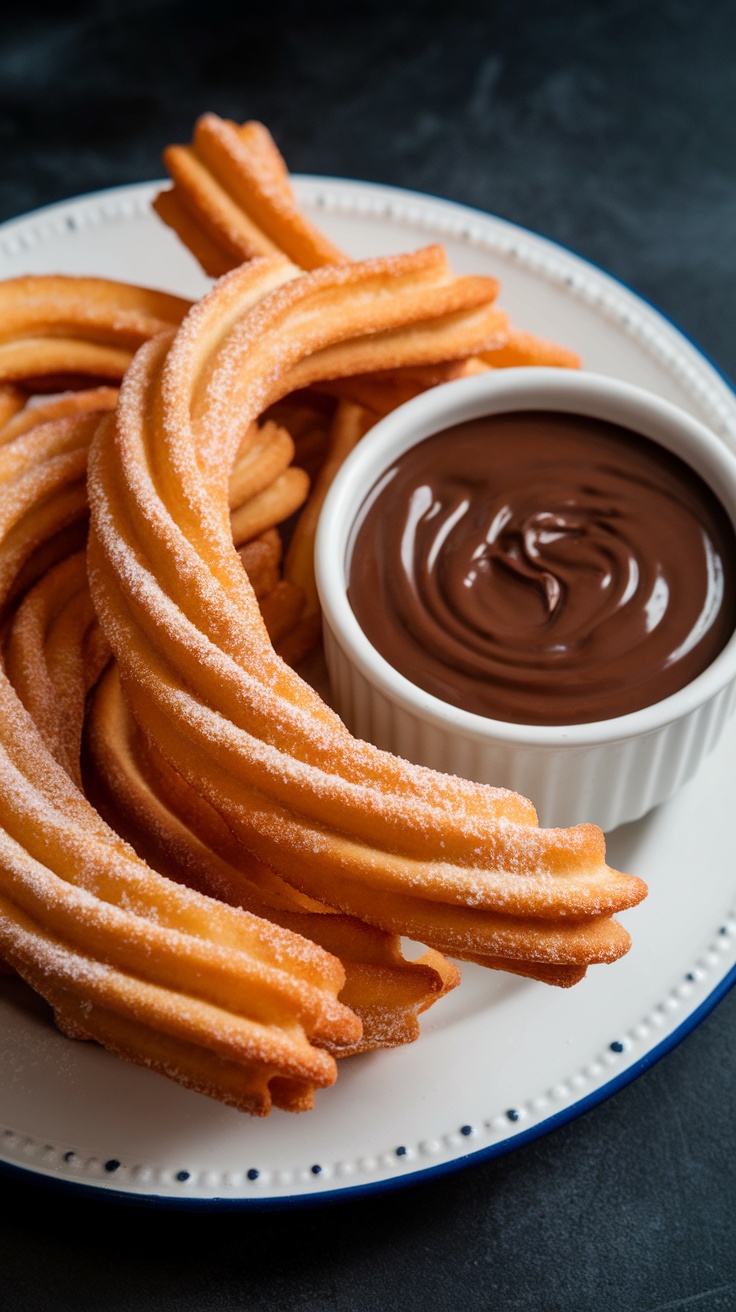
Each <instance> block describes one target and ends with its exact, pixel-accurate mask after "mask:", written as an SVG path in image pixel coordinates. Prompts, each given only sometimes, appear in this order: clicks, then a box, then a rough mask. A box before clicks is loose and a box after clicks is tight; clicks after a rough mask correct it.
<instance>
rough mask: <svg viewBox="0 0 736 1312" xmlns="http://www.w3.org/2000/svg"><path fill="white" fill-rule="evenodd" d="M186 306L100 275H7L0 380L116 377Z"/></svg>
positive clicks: (1, 286)
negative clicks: (140, 349) (143, 346)
mask: <svg viewBox="0 0 736 1312" xmlns="http://www.w3.org/2000/svg"><path fill="white" fill-rule="evenodd" d="M189 305H190V302H189V301H185V300H182V299H181V297H179V296H170V295H168V294H167V293H166V292H156V291H149V290H148V289H147V288H145V287H133V286H130V285H129V284H128V283H120V282H113V281H110V280H108V279H105V278H74V277H62V276H55V277H41V276H29V277H26V278H10V279H8V280H7V281H6V282H2V283H0V383H18V382H22V383H24V384H26V385H27V386H30V387H31V390H42V388H44V382H45V380H53V384H54V387H57V386H58V384H59V382H60V380H62V379H63V378H64V377H68V378H70V379H72V380H76V379H78V378H80V377H81V378H95V379H106V380H109V381H111V382H119V381H120V379H121V378H122V376H123V374H124V373H125V370H126V369H127V367H128V365H129V364H130V361H131V359H132V357H133V355H134V353H135V351H136V350H137V349H138V347H139V346H140V345H141V344H142V343H143V342H147V341H148V340H149V338H151V337H155V336H156V335H157V333H160V332H164V331H166V329H169V328H172V327H175V326H176V325H177V324H179V323H180V322H181V320H182V318H183V317H184V315H185V314H186V312H187V310H188V309H189ZM44 390H45V389H44ZM59 390H61V388H59Z"/></svg>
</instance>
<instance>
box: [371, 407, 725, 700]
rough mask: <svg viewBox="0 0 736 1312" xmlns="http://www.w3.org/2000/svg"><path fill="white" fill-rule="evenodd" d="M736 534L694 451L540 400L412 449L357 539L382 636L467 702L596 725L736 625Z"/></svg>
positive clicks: (376, 492) (704, 659) (381, 487)
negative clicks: (689, 457)
mask: <svg viewBox="0 0 736 1312" xmlns="http://www.w3.org/2000/svg"><path fill="white" fill-rule="evenodd" d="M735 585H736V536H735V535H734V530H733V527H732V525H731V522H730V520H729V518H728V516H727V515H726V512H725V511H724V509H723V507H722V506H721V505H720V503H719V501H718V500H717V498H716V497H715V495H714V494H713V492H711V490H710V489H709V488H708V487H707V486H706V484H705V483H704V482H703V480H702V479H701V478H700V477H699V476H698V475H697V474H695V473H694V472H693V470H692V469H690V468H689V467H688V466H687V465H686V464H684V463H683V461H681V460H679V459H678V458H677V457H675V456H673V455H671V454H670V453H669V452H667V451H665V450H664V449H663V448H662V447H660V446H658V445H657V444H656V443H655V442H651V441H649V440H648V439H646V438H643V437H641V436H639V435H638V434H635V433H632V432H630V431H628V430H627V429H625V428H621V427H619V426H618V425H616V424H610V423H606V422H604V421H602V420H598V419H587V418H584V417H580V416H576V415H568V414H557V413H552V412H550V413H546V412H539V411H533V412H532V411H530V412H528V413H515V414H506V415H495V416H491V417H489V418H484V419H475V420H472V421H471V422H469V423H465V424H459V425H457V426H456V427H454V428H450V429H447V430H445V431H444V432H442V433H437V434H435V436H433V437H430V438H427V439H425V441H423V442H420V443H419V444H417V445H416V446H414V447H413V448H412V449H411V450H409V451H408V452H406V453H405V454H404V455H403V456H401V457H400V458H399V459H398V460H397V461H396V463H395V464H394V465H392V466H391V468H390V469H389V470H388V471H387V472H386V473H385V474H384V475H383V477H382V478H381V479H380V480H379V481H378V483H377V484H376V486H375V487H374V488H373V490H372V491H371V492H370V493H369V495H368V497H367V498H366V501H365V503H364V505H363V508H362V510H361V513H360V515H359V517H358V522H357V524H356V528H355V530H354V533H353V541H352V551H351V558H350V570H349V588H348V597H349V600H350V604H351V606H352V608H353V611H354V612H355V615H356V617H357V619H358V622H359V623H360V626H361V628H362V629H363V630H364V632H365V633H366V635H367V637H368V638H369V639H370V641H371V642H372V644H373V645H374V647H376V648H377V649H378V651H379V652H381V654H382V655H383V656H384V657H385V658H386V660H388V661H389V662H390V664H391V665H393V667H394V668H395V669H397V670H399V671H400V672H401V673H402V674H404V675H405V676H406V677H407V678H408V679H410V680H411V681H412V683H414V684H417V685H418V686H419V687H420V688H423V689H425V690H426V691H427V692H430V693H433V694H434V695H435V696H436V697H439V698H441V699H442V700H443V701H445V702H449V703H450V704H451V705H453V706H459V707H463V708H464V709H465V710H468V711H474V712H476V713H477V714H480V715H486V716H490V717H492V718H493V719H497V720H508V721H513V722H515V723H520V724H538V725H541V724H560V725H563V724H583V723H587V722H589V721H593V720H606V719H609V718H611V717H614V716H619V715H625V714H627V713H628V712H629V711H636V710H639V709H640V708H641V707H643V706H649V705H651V704H652V703H654V702H658V701H661V700H662V699H663V698H664V697H667V696H669V695H670V693H673V692H676V691H677V690H678V689H679V688H682V687H684V685H685V684H687V683H689V682H690V681H691V679H693V678H694V677H695V676H696V675H697V674H699V673H701V671H702V670H704V669H705V668H706V667H707V666H708V665H709V664H710V663H711V661H712V660H713V659H714V658H715V656H717V654H718V652H719V651H721V649H722V648H723V647H724V646H725V644H726V642H727V641H728V639H729V638H730V636H731V634H732V633H733V631H734V628H735V627H736V586H735Z"/></svg>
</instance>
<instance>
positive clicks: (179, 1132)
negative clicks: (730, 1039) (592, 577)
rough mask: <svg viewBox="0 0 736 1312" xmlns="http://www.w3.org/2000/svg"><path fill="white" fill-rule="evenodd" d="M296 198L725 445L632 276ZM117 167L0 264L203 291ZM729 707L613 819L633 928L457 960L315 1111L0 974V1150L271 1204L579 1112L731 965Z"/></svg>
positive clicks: (25, 235) (631, 1069) (485, 222)
mask: <svg viewBox="0 0 736 1312" xmlns="http://www.w3.org/2000/svg"><path fill="white" fill-rule="evenodd" d="M297 190H298V194H299V197H300V199H301V200H302V202H303V203H304V206H305V208H306V209H307V211H308V212H309V213H310V214H312V215H313V216H314V217H315V218H316V219H317V221H318V222H319V223H321V224H322V225H323V226H324V228H325V229H326V231H327V232H328V234H329V236H330V237H332V239H333V240H334V241H336V242H337V243H338V244H339V245H341V246H343V247H344V248H345V249H346V250H347V251H348V252H349V253H350V254H351V255H355V256H358V255H373V254H380V253H383V252H389V251H396V250H406V249H410V248H411V247H414V246H417V245H419V244H422V243H425V242H428V241H434V240H441V241H443V242H444V243H445V245H446V247H447V249H448V252H449V255H450V258H451V261H452V264H453V267H454V268H455V269H456V270H457V271H459V272H470V271H473V272H476V273H491V274H497V275H498V276H499V277H500V280H501V286H502V294H501V303H502V304H503V305H504V306H505V307H506V308H508V309H509V310H510V311H511V314H512V316H513V318H514V320H515V322H517V323H518V324H519V325H520V326H523V327H525V328H528V329H530V330H531V331H533V332H537V333H541V334H545V335H547V336H550V337H553V338H556V339H557V340H559V341H560V342H564V343H565V344H567V345H568V346H572V347H574V348H576V349H577V350H579V351H580V353H581V355H582V356H583V359H584V362H585V364H586V365H587V366H589V367H590V368H591V369H596V370H599V371H600V372H602V373H609V374H612V375H614V376H616V377H621V378H625V379H629V380H630V381H632V382H636V383H640V384H641V385H643V386H645V387H649V388H651V389H652V390H653V391H655V392H659V393H661V394H662V395H663V396H666V397H669V398H670V399H671V400H673V401H676V402H678V403H679V404H680V405H682V406H684V407H685V408H686V409H688V410H690V411H691V412H692V413H693V414H695V415H697V416H698V417H699V418H700V419H702V420H704V421H705V422H706V423H708V424H709V425H710V426H711V427H712V428H713V429H714V430H715V431H716V432H717V433H719V434H720V435H721V436H722V438H723V439H724V440H725V441H727V442H728V443H729V445H731V446H732V447H734V448H735V449H736V398H735V397H734V394H733V392H732V391H731V390H730V389H729V387H728V386H727V385H726V384H725V382H724V381H723V380H722V378H721V377H720V376H719V374H718V373H717V372H716V370H714V369H713V367H712V366H711V365H710V364H708V362H707V361H706V360H705V359H704V357H703V356H702V355H701V353H700V352H699V351H698V350H697V349H696V348H695V347H694V346H693V345H692V344H691V343H690V342H688V341H687V340H686V339H685V338H684V337H683V336H682V335H681V334H680V333H679V332H678V331H677V330H676V329H675V328H674V327H673V326H672V325H671V324H670V323H668V321H667V320H665V319H664V318H662V316H661V315H659V314H658V313H657V312H656V311H655V310H653V309H652V308H651V307H649V306H648V305H646V304H645V303H644V302H642V301H641V300H640V299H639V298H638V297H637V296H635V295H634V294H633V293H632V292H630V291H628V290H627V289H625V288H624V287H622V286H621V285H620V284H619V283H617V282H616V281H615V280H613V279H611V278H609V277H608V276H607V275H605V274H603V273H601V272H599V271H598V270H597V269H595V268H593V267H592V266H591V265H589V264H587V263H585V262H584V261H582V260H579V259H577V258H576V257H575V256H573V255H570V254H569V253H568V252H566V251H564V250H562V249H560V248H559V247H557V246H555V245H553V244H552V243H550V242H547V241H545V240H543V239H542V238H540V237H535V236H533V235H532V234H530V233H528V232H524V231H522V230H521V229H519V228H516V227H514V226H513V225H512V224H508V223H505V222H502V221H501V220H499V219H494V218H491V217H489V216H487V215H484V214H480V213H478V212H476V211H474V210H469V209H465V208H463V207H461V206H457V205H451V204H449V203H447V202H443V201H437V200H433V199H430V198H428V197H423V196H418V195H415V194H413V193H409V192H402V191H397V190H394V189H392V188H386V187H376V186H369V185H365V184H362V183H354V182H338V181H333V180H329V179H321V178H301V179H297ZM155 191H156V187H155V185H153V184H151V185H146V186H136V187H126V188H120V189H117V190H114V191H108V192H103V193H100V194H98V195H95V196H90V197H86V198H83V199H79V200H75V201H70V202H68V203H66V204H63V205H56V206H53V207H51V208H49V209H46V210H42V211H39V212H38V213H37V214H35V215H31V216H30V217H28V218H24V219H19V220H17V221H15V222H13V223H9V224H6V225H5V226H4V227H2V228H0V277H8V276H12V275H14V274H20V273H28V272H39V273H40V272H45V273H49V272H54V273H57V272H58V273H87V274H101V275H104V276H107V277H117V278H124V279H128V280H130V281H136V282H141V283H147V284H149V285H151V286H159V287H164V288H166V289H167V290H170V291H174V292H178V293H180V294H183V295H190V296H193V297H196V296H198V295H200V294H201V293H202V292H203V291H204V290H205V288H206V286H207V285H208V284H207V281H206V279H204V277H203V276H202V275H201V273H199V271H198V269H197V267H196V266H195V264H194V262H193V260H192V259H191V257H190V256H189V255H188V254H187V253H186V252H185V251H184V249H183V248H182V247H181V246H179V244H178V242H177V241H176V240H175V239H174V237H173V236H172V235H171V234H170V233H169V232H168V230H167V229H165V228H164V227H163V226H162V225H161V224H159V222H158V220H156V219H155V217H153V216H152V214H151V213H150V210H149V202H150V199H151V197H152V195H153V194H154V193H155ZM735 774H736V726H735V727H734V728H733V729H731V730H730V731H729V732H727V734H726V737H725V740H724V741H723V742H722V744H721V746H720V747H719V748H718V750H717V752H716V753H715V754H714V755H713V756H712V757H711V758H710V759H709V760H708V761H707V763H706V764H705V766H704V768H703V769H702V771H701V773H700V774H699V775H698V776H697V778H696V779H695V780H693V782H692V783H691V784H690V785H689V786H688V787H687V788H686V789H685V790H684V791H683V792H682V793H681V794H680V795H679V796H678V797H677V798H676V799H675V801H673V802H672V803H670V804H668V805H667V806H665V807H662V808H660V810H658V811H657V812H655V813H654V814H652V815H651V816H649V817H648V818H647V819H646V820H644V821H640V822H639V823H638V824H636V825H631V826H628V827H626V828H624V829H621V830H619V831H618V832H617V833H616V834H615V835H613V837H612V838H611V840H610V844H609V852H610V860H611V862H612V864H614V865H616V866H618V867H619V868H621V869H625V870H629V871H631V872H632V873H634V874H637V875H641V876H643V877H644V878H645V879H646V880H647V881H648V883H649V886H650V895H649V898H648V899H647V901H646V902H645V903H644V904H643V905H642V906H641V907H638V908H636V909H635V910H634V911H632V912H630V913H629V914H628V915H627V916H626V917H625V920H626V923H627V924H628V926H629V928H630V929H631V932H632V935H633V940H634V945H633V948H632V950H631V952H630V953H629V955H628V956H627V957H626V958H624V960H623V961H621V962H618V963H617V964H616V965H615V966H610V967H602V966H599V967H594V968H593V969H592V970H591V971H590V972H589V975H588V977H587V978H586V979H585V980H584V981H583V983H582V984H579V985H578V986H577V987H576V988H575V989H572V990H570V991H569V992H566V991H560V990H556V989H551V988H547V987H545V986H543V985H541V984H535V983H532V982H524V981H519V980H515V979H513V978H512V977H511V976H502V975H495V974H492V973H490V972H488V971H483V970H481V969H480V968H477V967H471V966H467V967H465V968H464V971H463V981H462V984H461V986H460V988H459V989H457V990H456V991H455V992H454V993H453V994H451V995H450V996H449V997H448V998H446V999H444V1000H443V1001H442V1002H441V1003H439V1004H438V1005H437V1006H436V1007H434V1008H433V1009H432V1010H431V1011H430V1012H429V1014H428V1015H427V1017H426V1018H425V1019H424V1023H423V1027H422V1028H423V1034H422V1038H421V1040H420V1041H419V1043H417V1044H414V1045H412V1046H410V1047H407V1048H403V1049H400V1050H397V1051H393V1052H383V1053H372V1054H370V1055H367V1056H365V1057H360V1058H356V1059H354V1060H352V1061H349V1062H345V1063H343V1064H342V1066H341V1069H340V1075H339V1079H338V1082H337V1084H336V1086H335V1087H334V1088H333V1089H330V1090H326V1091H324V1092H322V1093H320V1094H318V1095H317V1107H316V1109H315V1110H314V1111H313V1112H310V1113H309V1114H308V1115H306V1116H303V1117H300V1116H288V1115H287V1114H285V1113H282V1112H274V1113H273V1114H272V1115H271V1117H270V1118H269V1119H268V1120H266V1121H258V1120H251V1119H250V1118H248V1117H247V1116H242V1115H240V1114H238V1113H237V1112H235V1111H232V1110H231V1109H230V1108H227V1107H222V1106H220V1105H219V1104H217V1103H215V1102H212V1101H210V1100H209V1099H207V1098H204V1097H201V1096H199V1095H198V1094H194V1093H190V1092H188V1091H187V1090H185V1089H182V1088H179V1087H178V1086H177V1085H175V1084H173V1083H171V1082H170V1081H168V1080H166V1079H164V1078H162V1077H160V1076H157V1075H154V1074H152V1073H151V1072H149V1071H144V1070H140V1069H138V1068H136V1067H133V1066H129V1065H127V1064H125V1063H124V1062H120V1061H118V1060H117V1059H116V1058H115V1057H112V1056H111V1055H110V1054H108V1053H106V1052H105V1051H103V1049H101V1048H98V1047H96V1046H94V1045H92V1044H83V1043H74V1042H71V1041H70V1040H68V1039H65V1038H63V1037H62V1036H61V1035H60V1034H58V1033H57V1032H56V1030H55V1029H54V1028H53V1026H52V1024H51V1023H50V1019H49V1012H48V1010H47V1008H46V1006H45V1004H44V1003H42V1002H41V1001H40V1000H38V999H37V998H36V997H35V996H34V995H33V994H32V993H31V992H30V991H29V990H28V989H26V988H25V986H24V985H22V984H20V983H19V982H17V981H3V982H2V983H0V1035H1V1037H0V1064H1V1068H2V1072H3V1078H2V1088H0V1127H1V1128H0V1161H2V1163H3V1164H4V1165H5V1166H6V1167H7V1168H8V1169H9V1170H20V1171H25V1172H32V1173H33V1174H34V1175H36V1176H38V1177H46V1178H47V1179H48V1180H49V1181H50V1182H53V1183H56V1184H60V1183H63V1184H65V1185H67V1186H71V1187H74V1186H76V1187H77V1188H79V1189H90V1188H91V1189H94V1190H98V1191H99V1190H103V1191H105V1192H107V1193H110V1194H113V1195H115V1196H118V1197H127V1198H129V1199H132V1200H136V1199H137V1200H138V1201H147V1202H161V1203H163V1204H165V1205H167V1206H177V1205H178V1206H187V1205H189V1206H205V1205H207V1206H213V1205H214V1206H228V1205H230V1206H236V1207H242V1206H257V1207H258V1206H260V1207H264V1206H269V1205H271V1206H284V1205H288V1204H289V1203H292V1204H298V1203H304V1202H319V1201H321V1200H323V1199H327V1198H331V1197H334V1196H335V1194H336V1192H338V1191H343V1192H345V1193H350V1194H352V1195H356V1194H358V1193H361V1192H366V1191H371V1190H374V1189H380V1188H386V1187H389V1186H396V1185H399V1184H403V1183H406V1182H408V1181H411V1180H416V1179H419V1178H423V1177H427V1176H429V1175H432V1174H437V1173H439V1172H442V1171H444V1170H450V1169H454V1168H456V1167H458V1166H459V1165H463V1164H465V1163H468V1162H472V1161H478V1160H481V1159H482V1158H484V1157H489V1156H493V1155H494V1154H497V1153H500V1152H503V1151H505V1150H507V1149H508V1148H510V1147H513V1146H515V1145H516V1144H519V1143H521V1142H523V1141H524V1140H525V1139H529V1138H532V1137H534V1136H535V1135H538V1134H541V1133H544V1132H546V1131H547V1130H549V1129H551V1128H553V1127H554V1126H555V1125H557V1124H559V1123H560V1122H561V1121H564V1120H568V1119H570V1118H571V1117H573V1116H576V1115H579V1114H580V1113H581V1112H582V1111H584V1110H585V1109H586V1108H587V1107H589V1106H591V1105H592V1104H593V1103H595V1102H598V1101H600V1100H601V1099H602V1098H604V1097H606V1096H607V1095H609V1094H610V1093H612V1092H613V1091H614V1090H615V1089H616V1088H618V1087H620V1086H621V1085H622V1084H624V1083H626V1081H628V1080H630V1079H632V1078H633V1077H634V1076H635V1075H636V1074H638V1073H639V1072H640V1071H641V1070H643V1069H644V1068H645V1067H646V1066H648V1065H649V1064H651V1062H653V1061H654V1060H655V1059H656V1058H657V1057H658V1056H660V1055H661V1053H662V1052H664V1051H666V1050H667V1049H668V1048H670V1047H671V1046H672V1045H673V1044H674V1043H675V1042H676V1041H677V1040H678V1039H679V1038H681V1037H682V1035H683V1034H685V1033H687V1031H688V1030H689V1029H691V1028H692V1027H693V1026H694V1025H695V1024H696V1023H697V1022H698V1020H699V1019H700V1018H701V1017H702V1015H703V1014H704V1013H705V1012H706V1011H707V1010H708V1009H709V1008H710V1007H711V1006H713V1005H714V1004H715V1002H716V1001H717V1000H718V998H719V997H720V996H722V994H723V993H724V992H725V991H726V989H727V988H728V987H730V985H731V984H732V983H733V982H734V979H736V964H735V963H736V881H735V880H734V874H733V869H732V867H733V860H734V853H735V849H736V838H735V836H734V831H733V826H732V822H731V812H732V806H733V803H732V793H733V787H732V783H731V781H732V779H733V777H734V775H735Z"/></svg>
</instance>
